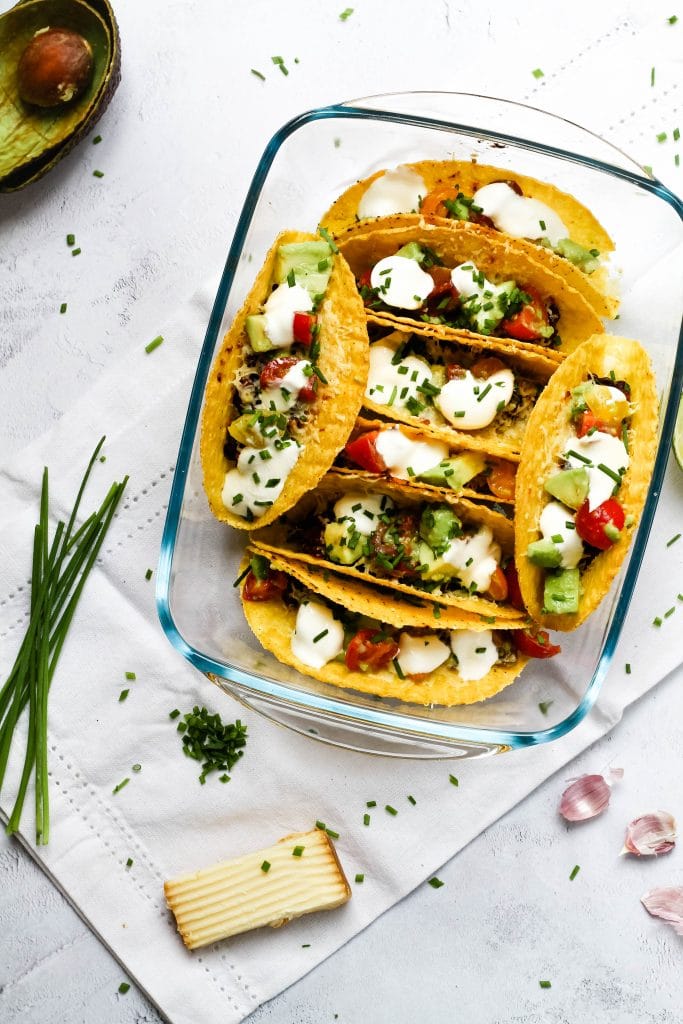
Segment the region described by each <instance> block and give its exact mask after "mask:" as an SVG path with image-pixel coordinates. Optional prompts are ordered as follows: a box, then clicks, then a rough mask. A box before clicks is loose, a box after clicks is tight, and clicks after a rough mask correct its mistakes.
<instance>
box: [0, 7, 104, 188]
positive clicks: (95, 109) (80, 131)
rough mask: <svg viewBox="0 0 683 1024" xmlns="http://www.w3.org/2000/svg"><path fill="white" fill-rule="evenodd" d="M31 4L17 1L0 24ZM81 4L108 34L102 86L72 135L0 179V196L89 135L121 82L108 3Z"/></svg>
mask: <svg viewBox="0 0 683 1024" xmlns="http://www.w3.org/2000/svg"><path fill="white" fill-rule="evenodd" d="M31 2H32V0H19V3H18V4H15V6H14V7H12V8H10V10H9V11H6V12H5V14H4V15H0V21H1V20H2V18H3V17H6V16H7V15H9V14H11V13H12V11H16V10H17V8H20V7H23V6H24V5H26V4H28V3H31ZM81 2H82V3H84V4H85V5H86V6H87V7H90V8H91V9H92V10H94V11H95V12H96V13H97V14H99V16H100V17H101V18H102V20H103V21H104V23H105V26H106V28H107V30H108V32H109V37H110V59H109V66H108V69H107V72H106V74H105V76H104V78H103V85H102V87H101V89H100V91H99V93H98V94H97V96H96V97H95V99H94V101H93V103H92V106H91V108H90V110H89V112H88V115H87V117H85V118H84V120H83V121H82V123H81V124H80V125H79V126H78V127H77V128H76V129H75V131H73V132H71V133H70V134H69V135H67V137H66V138H65V139H63V140H61V141H60V142H59V143H56V144H55V145H54V146H50V147H49V148H48V149H46V150H44V151H43V152H42V153H40V155H39V156H37V157H34V158H33V159H31V160H28V161H26V162H24V163H19V164H18V165H17V166H16V168H14V170H12V171H10V172H9V174H6V175H5V176H4V177H2V178H0V192H17V191H19V189H22V188H25V187H26V186H27V185H32V184H33V182H34V181H38V180H39V179H40V178H42V177H43V175H45V174H47V172H48V171H50V170H52V168H53V167H54V166H55V164H57V163H59V161H60V160H61V159H62V157H65V156H66V155H67V153H69V152H71V150H72V149H73V148H74V146H76V145H77V144H78V143H79V142H80V141H81V139H83V138H84V137H85V136H86V135H88V134H89V133H90V132H91V131H92V129H93V128H94V126H95V125H96V124H97V122H98V121H99V119H100V118H101V117H102V114H103V113H104V112H105V110H106V109H107V107H108V106H109V103H110V101H111V98H112V96H113V95H114V93H115V92H116V90H117V88H118V85H119V82H120V81H121V38H120V34H119V26H118V24H117V21H116V17H115V15H114V11H113V9H112V7H111V4H110V3H109V0H81Z"/></svg>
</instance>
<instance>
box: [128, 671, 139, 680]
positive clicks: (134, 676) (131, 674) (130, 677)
mask: <svg viewBox="0 0 683 1024" xmlns="http://www.w3.org/2000/svg"><path fill="white" fill-rule="evenodd" d="M126 679H130V680H131V681H133V680H135V679H137V676H136V675H135V672H126Z"/></svg>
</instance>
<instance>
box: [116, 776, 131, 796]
mask: <svg viewBox="0 0 683 1024" xmlns="http://www.w3.org/2000/svg"><path fill="white" fill-rule="evenodd" d="M129 782H130V779H129V778H128V777H126V778H125V779H122V781H121V782H119V784H118V786H114V788H113V789H112V793H120V792H121V790H122V789H123V788H124V786H127V785H128V783H129Z"/></svg>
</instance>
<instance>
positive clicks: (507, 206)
mask: <svg viewBox="0 0 683 1024" xmlns="http://www.w3.org/2000/svg"><path fill="white" fill-rule="evenodd" d="M473 199H474V202H475V204H476V205H477V206H480V207H481V209H482V213H484V214H485V216H487V217H490V218H491V220H492V221H493V223H494V224H495V225H496V227H497V228H498V229H499V230H500V231H505V232H506V234H508V235H514V236H515V238H531V239H538V238H547V239H548V241H549V242H550V244H551V245H553V246H554V245H557V243H558V242H559V241H560V239H562V238H568V237H569V232H568V230H567V227H566V225H565V223H564V222H563V220H562V219H561V218H560V217H559V216H558V215H557V214H556V213H555V211H554V210H553V209H551V208H550V207H549V206H546V204H545V203H542V202H541V201H540V200H539V199H534V198H533V197H531V196H520V195H518V194H517V193H516V192H515V190H514V189H512V188H510V186H509V185H507V184H506V183H505V182H504V181H494V182H492V183H491V184H490V185H483V186H482V188H480V189H477V191H476V192H475V193H474V196H473Z"/></svg>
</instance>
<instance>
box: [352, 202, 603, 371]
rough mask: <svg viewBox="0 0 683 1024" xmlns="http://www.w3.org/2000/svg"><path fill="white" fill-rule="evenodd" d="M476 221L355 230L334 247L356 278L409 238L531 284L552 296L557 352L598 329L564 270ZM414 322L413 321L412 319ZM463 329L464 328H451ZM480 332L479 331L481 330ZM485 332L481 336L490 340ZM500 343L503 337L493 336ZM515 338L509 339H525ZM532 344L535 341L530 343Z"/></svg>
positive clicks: (491, 273) (446, 256) (490, 274)
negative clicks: (556, 318)
mask: <svg viewBox="0 0 683 1024" xmlns="http://www.w3.org/2000/svg"><path fill="white" fill-rule="evenodd" d="M475 229H477V225H473V224H469V223H467V222H466V221H456V222H454V223H453V224H452V225H451V226H449V227H444V226H441V225H436V224H424V225H407V226H405V227H393V228H386V229H381V230H380V229H376V230H374V231H367V232H358V233H355V234H353V235H349V236H348V237H346V238H344V239H342V240H340V242H339V249H340V251H341V252H342V254H343V255H344V257H345V259H346V260H347V262H348V264H349V266H350V267H351V270H352V271H353V273H354V275H355V277H356V278H358V277H360V276H361V275H362V274H363V273H364V272H365V271H366V270H369V269H370V268H371V267H374V265H375V264H376V263H377V262H379V260H381V259H383V258H384V257H385V256H392V255H394V254H395V253H396V252H397V251H398V250H399V249H400V248H401V247H402V246H404V245H407V244H408V243H409V242H418V243H419V244H422V245H426V246H428V247H429V248H430V249H433V250H434V251H435V252H436V253H437V255H438V256H440V257H441V259H442V260H443V261H444V263H445V265H446V266H448V267H455V266H457V265H458V264H460V263H464V262H467V261H468V260H471V261H472V262H473V263H474V264H475V265H476V266H477V267H478V269H479V270H481V271H482V272H483V273H484V274H485V275H486V277H487V278H489V279H490V280H494V279H498V280H507V279H513V280H514V281H516V282H517V284H518V286H519V287H520V288H524V287H529V288H534V289H535V290H536V291H537V292H538V293H539V295H540V296H541V297H542V298H543V299H553V300H554V302H555V303H556V305H557V308H558V310H559V313H560V320H559V324H558V329H559V334H560V337H561V339H562V344H561V345H560V346H559V352H560V353H562V354H563V355H566V354H567V353H569V352H572V351H573V350H574V349H575V348H576V347H577V345H580V344H581V342H582V341H585V340H586V338H589V337H591V335H593V334H597V333H599V332H601V331H602V330H604V328H603V324H602V321H601V319H600V317H599V316H598V315H597V313H596V312H595V311H594V310H593V308H592V307H591V306H590V304H589V303H588V302H587V300H586V299H585V298H584V297H583V295H582V294H581V293H580V292H578V291H577V290H576V288H573V287H572V286H571V285H570V284H569V283H568V281H567V279H566V275H560V274H556V273H554V272H553V271H552V270H550V269H549V268H548V267H547V266H545V265H544V264H543V263H540V262H539V261H538V260H537V259H536V258H531V257H530V256H529V255H528V253H526V252H522V251H521V250H519V249H518V248H516V247H515V246H514V245H513V244H512V242H511V240H510V238H509V236H508V235H502V234H500V232H492V231H482V230H481V229H477V230H475ZM374 315H375V316H376V317H377V319H378V320H379V321H382V320H383V321H385V322H386V323H389V324H392V325H394V326H396V324H397V322H398V321H399V319H400V322H401V323H404V322H405V321H406V320H407V322H408V323H409V324H411V323H412V324H415V323H416V321H415V320H412V321H411V320H410V319H409V318H404V317H401V318H399V317H397V316H396V315H394V314H391V313H389V314H385V313H382V312H377V311H374ZM417 323H418V324H419V321H417ZM453 333H454V334H456V335H463V334H464V335H465V337H466V336H467V335H468V334H469V333H470V332H468V331H464V332H461V331H454V332H453ZM482 337H484V336H482ZM490 340H491V339H490V338H488V337H486V341H487V342H490ZM496 340H497V341H498V342H501V343H504V342H505V339H504V338H497V339H496ZM525 344H526V343H525V342H519V341H515V345H525ZM534 347H535V348H537V347H538V346H534Z"/></svg>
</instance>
